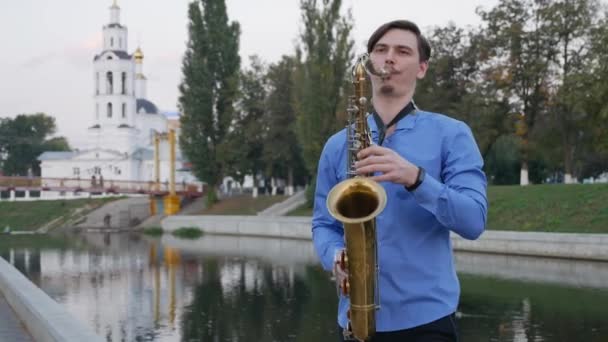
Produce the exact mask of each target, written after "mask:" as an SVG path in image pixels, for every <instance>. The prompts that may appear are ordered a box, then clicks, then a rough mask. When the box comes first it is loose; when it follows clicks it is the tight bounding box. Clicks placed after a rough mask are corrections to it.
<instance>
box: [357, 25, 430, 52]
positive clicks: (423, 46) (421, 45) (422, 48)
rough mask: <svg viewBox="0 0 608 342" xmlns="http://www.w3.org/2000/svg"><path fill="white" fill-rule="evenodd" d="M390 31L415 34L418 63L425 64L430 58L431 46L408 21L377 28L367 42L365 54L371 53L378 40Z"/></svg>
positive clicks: (416, 27)
mask: <svg viewBox="0 0 608 342" xmlns="http://www.w3.org/2000/svg"><path fill="white" fill-rule="evenodd" d="M392 29H397V30H404V31H410V32H412V33H413V34H415V35H416V39H417V40H418V55H419V56H420V61H421V62H427V61H428V60H429V58H431V45H430V44H429V41H428V40H426V38H424V36H423V35H422V33H420V29H419V28H418V26H417V25H416V24H414V23H413V22H411V21H409V20H394V21H389V22H388V23H386V24H383V25H382V26H380V27H378V28H377V29H376V31H374V33H372V35H371V36H370V37H369V40H368V41H367V52H368V53H371V52H372V50H373V49H374V46H375V45H376V43H378V41H379V40H380V38H382V37H383V36H384V35H385V34H386V33H387V32H388V31H390V30H392Z"/></svg>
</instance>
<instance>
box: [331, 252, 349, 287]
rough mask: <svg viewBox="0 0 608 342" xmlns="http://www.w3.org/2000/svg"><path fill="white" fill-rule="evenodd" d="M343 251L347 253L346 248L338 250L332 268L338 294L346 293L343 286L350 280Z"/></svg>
mask: <svg viewBox="0 0 608 342" xmlns="http://www.w3.org/2000/svg"><path fill="white" fill-rule="evenodd" d="M342 253H346V250H345V249H340V250H337V251H336V254H335V255H334V268H333V270H332V274H333V276H334V280H335V281H336V291H338V294H345V293H344V290H343V289H342V287H343V286H344V285H345V284H346V282H348V270H347V269H346V268H345V266H346V265H344V264H343V262H342Z"/></svg>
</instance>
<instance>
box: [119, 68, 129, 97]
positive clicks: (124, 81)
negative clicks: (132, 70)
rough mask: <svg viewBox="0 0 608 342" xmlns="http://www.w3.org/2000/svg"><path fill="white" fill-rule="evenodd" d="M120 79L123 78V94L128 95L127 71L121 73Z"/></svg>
mask: <svg viewBox="0 0 608 342" xmlns="http://www.w3.org/2000/svg"><path fill="white" fill-rule="evenodd" d="M120 79H121V83H120V84H121V88H122V91H121V94H123V95H126V94H127V73H126V72H123V73H122V74H121V75H120Z"/></svg>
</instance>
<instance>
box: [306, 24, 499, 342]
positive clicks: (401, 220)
mask: <svg viewBox="0 0 608 342" xmlns="http://www.w3.org/2000/svg"><path fill="white" fill-rule="evenodd" d="M367 51H368V53H369V59H370V62H371V66H372V67H373V69H375V70H384V73H370V75H369V78H370V80H371V85H372V104H373V108H372V113H371V115H368V116H367V124H368V127H369V131H370V132H371V136H372V140H373V142H374V143H375V144H373V145H372V146H370V147H367V148H364V149H363V150H361V151H359V153H358V154H357V158H356V162H355V164H354V166H355V169H356V173H357V174H358V175H361V176H366V175H371V176H370V177H369V178H370V179H371V180H374V181H376V182H378V183H379V184H381V185H382V187H383V188H384V190H385V191H386V197H387V202H386V206H385V208H384V210H383V211H382V212H381V213H380V214H379V215H377V217H376V218H375V223H376V229H377V234H376V238H377V264H378V265H377V266H378V277H377V285H376V286H377V288H378V294H379V303H378V304H379V309H378V310H377V311H376V315H375V325H376V327H375V328H376V329H375V331H376V333H375V335H374V336H373V337H372V338H371V341H425V342H426V341H457V340H458V333H457V328H456V322H455V312H456V310H457V307H458V300H459V296H460V285H459V282H458V278H457V275H456V271H455V268H454V263H453V258H452V246H451V242H450V231H453V232H455V233H456V234H458V235H460V236H462V237H464V238H466V239H476V238H478V237H479V236H480V235H481V233H482V232H483V231H484V229H485V223H486V213H487V207H488V203H487V198H486V178H485V174H484V172H483V171H482V167H483V159H482V157H481V155H480V153H479V149H478V147H477V144H476V142H475V140H474V137H473V135H472V132H471V130H470V129H469V127H468V126H467V125H466V124H465V123H463V122H461V121H457V120H455V119H451V118H449V117H447V116H445V115H442V114H437V113H430V112H426V111H424V110H420V109H418V108H416V106H415V105H414V103H413V96H414V91H415V88H416V81H417V80H418V79H422V78H423V77H424V76H425V73H426V71H427V68H428V67H429V58H430V55H431V48H430V46H429V43H428V41H427V40H426V39H425V38H424V37H423V36H422V35H421V33H420V30H419V28H418V27H417V26H416V24H414V23H412V22H409V21H406V20H397V21H392V22H389V23H386V24H384V25H382V26H380V27H379V28H378V29H377V30H376V31H375V32H374V33H373V34H372V35H371V36H370V38H369V40H368V45H367ZM346 134H347V133H346V130H342V131H340V132H338V133H336V134H335V135H333V136H332V137H330V138H329V139H328V141H327V142H326V144H325V147H324V149H323V152H322V154H321V157H320V160H319V167H318V172H317V187H316V192H315V203H314V211H313V220H312V233H313V242H314V245H315V249H316V252H317V254H318V256H319V258H320V260H321V263H322V265H323V267H324V268H325V269H327V270H333V271H334V275H335V276H336V281H338V282H341V281H342V278H344V277H347V276H348V275H347V274H346V273H345V272H344V270H343V269H341V268H340V267H338V266H337V263H336V256H339V255H341V252H342V250H343V249H344V247H345V244H344V228H343V225H342V223H341V222H340V221H338V220H336V219H335V218H334V217H333V216H332V215H330V213H329V210H328V208H327V205H326V201H327V197H328V193H329V192H330V190H332V188H334V186H335V185H336V184H338V183H340V182H341V181H343V180H344V179H346V178H348V175H347V169H348V167H347V165H346V164H347V159H348V158H347V155H348V151H347V149H348V146H347V144H346V140H347V139H346ZM348 308H349V301H348V297H345V296H343V295H341V296H340V302H339V308H338V324H339V325H340V327H342V328H345V327H347V326H348V324H349V318H348V317H347V311H348ZM341 338H342V340H344V337H341Z"/></svg>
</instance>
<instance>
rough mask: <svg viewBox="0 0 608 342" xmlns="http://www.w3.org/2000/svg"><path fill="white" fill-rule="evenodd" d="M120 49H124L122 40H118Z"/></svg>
mask: <svg viewBox="0 0 608 342" xmlns="http://www.w3.org/2000/svg"><path fill="white" fill-rule="evenodd" d="M118 47H119V48H121V49H122V38H118Z"/></svg>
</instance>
